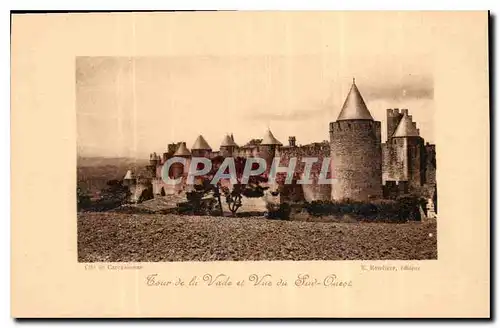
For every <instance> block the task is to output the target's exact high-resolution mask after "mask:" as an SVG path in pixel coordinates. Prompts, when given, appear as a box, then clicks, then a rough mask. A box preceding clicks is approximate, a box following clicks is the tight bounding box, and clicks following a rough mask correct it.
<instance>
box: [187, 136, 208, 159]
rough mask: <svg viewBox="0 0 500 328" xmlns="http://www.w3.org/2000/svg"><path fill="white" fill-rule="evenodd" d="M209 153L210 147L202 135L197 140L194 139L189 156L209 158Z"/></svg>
mask: <svg viewBox="0 0 500 328" xmlns="http://www.w3.org/2000/svg"><path fill="white" fill-rule="evenodd" d="M211 153H212V147H210V145H209V144H208V142H207V141H206V140H205V138H203V136H202V135H199V136H198V138H196V141H195V142H194V144H193V147H191V154H192V155H193V157H210V154H211Z"/></svg>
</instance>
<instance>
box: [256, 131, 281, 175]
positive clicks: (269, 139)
mask: <svg viewBox="0 0 500 328" xmlns="http://www.w3.org/2000/svg"><path fill="white" fill-rule="evenodd" d="M282 145H283V144H282V143H281V142H279V140H278V139H276V138H275V137H274V135H273V133H272V132H271V130H269V129H268V130H267V132H266V134H265V135H264V138H263V139H262V141H261V143H260V144H259V157H260V158H263V159H265V161H266V164H267V167H266V171H267V172H269V171H270V169H271V164H272V162H273V159H274V155H275V154H276V149H277V148H278V147H280V146H282Z"/></svg>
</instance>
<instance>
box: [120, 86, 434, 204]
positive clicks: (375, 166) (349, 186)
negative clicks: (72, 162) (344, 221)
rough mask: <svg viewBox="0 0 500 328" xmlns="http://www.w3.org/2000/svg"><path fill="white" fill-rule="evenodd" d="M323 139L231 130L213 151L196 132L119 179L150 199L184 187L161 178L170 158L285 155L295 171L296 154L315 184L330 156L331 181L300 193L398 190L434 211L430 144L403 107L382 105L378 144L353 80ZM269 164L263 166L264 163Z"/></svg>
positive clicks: (320, 195)
mask: <svg viewBox="0 0 500 328" xmlns="http://www.w3.org/2000/svg"><path fill="white" fill-rule="evenodd" d="M329 139H330V140H329V141H326V140H325V141H322V142H317V143H312V144H308V145H300V146H298V145H297V144H296V137H295V136H290V137H289V138H288V145H283V144H282V143H281V142H280V141H279V140H278V139H277V138H276V137H275V136H274V135H273V133H272V132H271V131H270V130H267V131H266V132H265V134H264V135H263V137H262V139H252V140H250V141H249V142H248V143H246V144H245V145H243V146H238V144H237V143H236V142H235V139H234V136H233V134H230V135H226V136H225V137H224V138H223V140H222V142H221V144H220V147H219V150H218V151H214V150H213V149H212V147H211V146H210V145H209V144H208V143H207V141H206V140H205V138H204V137H203V136H202V135H200V136H198V138H197V139H196V141H195V143H194V144H193V146H192V147H191V149H188V148H187V146H186V143H185V142H178V143H172V144H169V145H168V149H167V150H166V151H165V152H163V154H162V155H161V156H160V155H158V154H156V153H153V154H151V155H150V165H149V167H148V169H149V172H150V176H148V177H138V178H136V177H134V176H132V174H131V172H127V176H126V177H125V180H126V181H128V183H129V185H130V186H131V188H132V189H133V194H139V193H140V192H141V190H144V189H145V188H152V193H153V194H154V195H155V197H161V196H162V195H167V194H175V193H179V192H182V191H183V190H184V189H185V187H186V186H185V185H183V184H180V185H166V184H165V182H164V181H163V180H162V166H163V164H164V163H165V162H166V161H167V160H168V159H169V158H171V157H183V158H185V159H186V161H187V162H188V163H189V159H190V158H192V157H199V156H202V157H208V158H215V157H223V158H224V157H231V156H232V157H243V158H248V157H254V156H259V157H261V158H264V159H265V160H266V162H267V163H270V162H271V161H272V159H273V158H274V157H280V165H281V166H285V165H287V164H288V160H289V159H290V158H291V157H296V158H297V167H296V171H298V172H300V171H301V169H303V166H304V163H303V162H302V161H301V158H302V157H316V158H318V159H319V161H318V163H319V164H318V163H316V164H314V165H313V166H312V170H311V179H312V180H313V182H317V179H318V175H319V172H320V169H321V167H320V165H321V164H320V163H321V162H322V160H323V158H325V157H329V158H331V161H332V164H331V167H330V173H331V176H332V177H333V181H334V182H333V183H332V184H331V185H321V184H318V183H313V184H309V185H302V188H303V192H304V197H305V200H307V201H313V200H342V199H350V200H356V201H367V200H371V199H380V198H392V197H396V196H398V195H403V194H416V195H419V196H421V197H425V198H426V199H428V200H429V205H428V208H430V209H431V211H434V207H435V205H436V204H435V203H436V147H435V145H433V144H429V143H426V142H425V141H424V139H423V138H422V137H421V136H420V131H419V129H418V128H417V125H416V123H415V122H414V121H413V119H412V116H411V115H409V113H408V110H407V109H401V110H399V109H397V108H396V109H387V140H386V142H385V143H383V142H382V136H381V122H380V121H375V120H374V119H373V117H372V115H371V113H370V111H369V110H368V108H367V106H366V104H365V101H364V100H363V97H362V95H361V93H360V91H359V90H358V87H357V86H356V83H355V81H354V80H353V83H352V86H351V89H350V91H349V93H348V95H347V98H346V100H345V102H344V105H343V106H342V109H341V111H340V114H339V116H338V117H337V120H336V121H335V122H331V123H330V124H329ZM188 166H189V164H187V165H186V166H185V167H184V166H183V165H182V164H180V163H179V164H177V165H173V166H172V169H173V171H174V174H175V175H176V176H178V177H185V176H186V175H187V167H188ZM268 166H269V165H268Z"/></svg>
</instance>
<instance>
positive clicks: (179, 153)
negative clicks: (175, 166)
mask: <svg viewBox="0 0 500 328" xmlns="http://www.w3.org/2000/svg"><path fill="white" fill-rule="evenodd" d="M174 156H191V153H190V152H189V150H188V149H187V147H186V143H185V142H181V144H180V145H179V148H177V150H176V151H175V153H174Z"/></svg>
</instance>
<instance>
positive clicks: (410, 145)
mask: <svg viewBox="0 0 500 328" xmlns="http://www.w3.org/2000/svg"><path fill="white" fill-rule="evenodd" d="M388 144H389V146H388V147H389V150H388V156H387V157H388V160H389V163H390V165H392V168H391V173H392V176H390V177H391V178H392V179H393V180H396V181H408V186H409V188H410V190H418V189H419V188H420V187H421V186H422V185H423V184H424V183H425V180H426V177H425V166H426V150H425V144H424V140H423V139H422V138H421V137H420V133H419V130H418V129H417V126H416V124H415V123H414V122H413V121H412V118H411V115H408V112H403V116H402V118H401V120H400V121H399V124H398V126H397V127H396V130H395V131H394V134H393V135H392V138H391V139H390V140H389V141H388Z"/></svg>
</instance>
